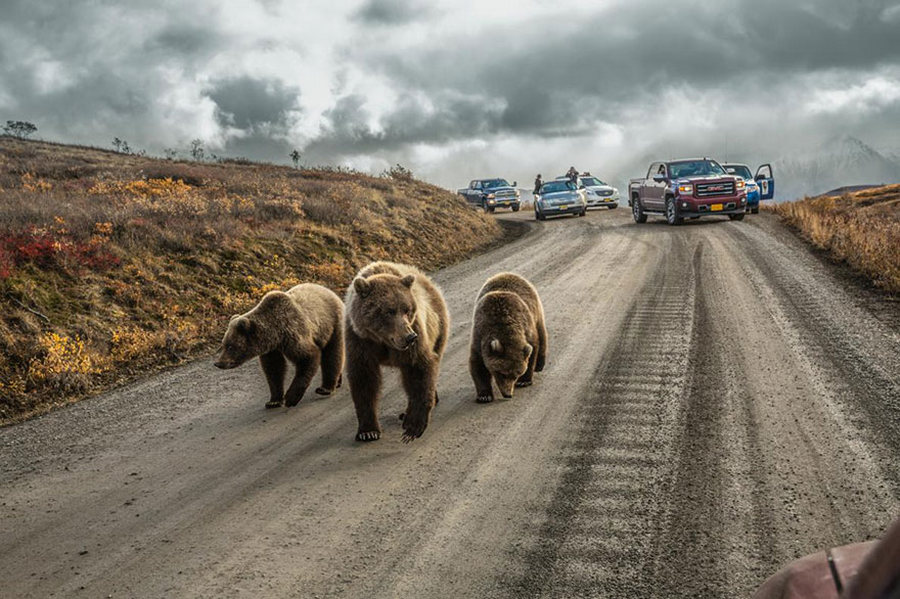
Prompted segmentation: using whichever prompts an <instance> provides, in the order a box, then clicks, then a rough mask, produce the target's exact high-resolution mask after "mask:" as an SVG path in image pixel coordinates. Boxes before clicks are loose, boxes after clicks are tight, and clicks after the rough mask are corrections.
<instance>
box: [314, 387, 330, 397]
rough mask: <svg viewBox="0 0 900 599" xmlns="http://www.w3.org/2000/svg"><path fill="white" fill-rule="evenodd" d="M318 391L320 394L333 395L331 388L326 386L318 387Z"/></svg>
mask: <svg viewBox="0 0 900 599" xmlns="http://www.w3.org/2000/svg"><path fill="white" fill-rule="evenodd" d="M316 393H318V394H319V395H331V394H332V391H331V389H326V388H325V387H316Z"/></svg>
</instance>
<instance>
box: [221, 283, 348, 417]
mask: <svg viewBox="0 0 900 599" xmlns="http://www.w3.org/2000/svg"><path fill="white" fill-rule="evenodd" d="M343 316H344V304H343V302H341V298H339V297H338V296H337V295H336V294H335V293H334V292H333V291H331V290H330V289H326V288H325V287H322V286H321V285H314V284H312V283H304V284H302V285H297V286H296V287H292V288H291V289H289V290H288V291H287V292H286V293H285V292H282V291H270V292H269V293H267V294H266V295H265V296H263V298H262V300H261V301H260V302H259V304H257V305H256V307H255V308H253V309H252V310H250V311H249V312H247V313H246V314H242V315H237V314H236V315H234V316H232V317H231V322H229V323H228V330H227V331H226V332H225V338H224V339H223V340H222V348H221V350H220V351H219V356H218V357H217V358H216V362H215V365H216V367H218V368H223V369H227V368H235V367H237V366H240V365H241V364H243V363H244V362H246V361H247V360H249V359H251V358H254V357H256V356H259V363H260V364H261V365H262V369H263V372H264V373H265V375H266V380H267V381H268V382H269V391H270V393H271V394H270V397H269V401H268V402H267V403H266V407H267V408H277V407H279V406H281V405H286V406H289V407H290V406H295V405H297V402H299V401H300V400H301V399H302V398H303V394H304V393H305V392H306V388H307V387H309V383H310V381H312V378H313V375H315V374H316V370H317V369H318V367H319V364H320V363H321V365H322V386H321V387H319V388H318V389H316V393H318V394H320V395H331V393H332V392H333V391H334V390H335V389H336V388H337V387H340V385H341V371H342V370H343V368H344V330H343V328H342V327H341V320H342V319H343ZM286 360H290V361H291V362H293V364H294V366H295V367H296V373H295V375H294V380H293V382H291V386H290V387H288V390H287V393H285V392H284V374H285V370H286V367H287V364H286Z"/></svg>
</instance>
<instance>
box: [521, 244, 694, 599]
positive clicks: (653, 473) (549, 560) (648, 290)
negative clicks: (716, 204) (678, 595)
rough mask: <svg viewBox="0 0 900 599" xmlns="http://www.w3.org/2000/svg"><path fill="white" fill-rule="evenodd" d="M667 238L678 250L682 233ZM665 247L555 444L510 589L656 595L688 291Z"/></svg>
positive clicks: (539, 593)
mask: <svg viewBox="0 0 900 599" xmlns="http://www.w3.org/2000/svg"><path fill="white" fill-rule="evenodd" d="M671 243H672V244H673V245H675V246H676V248H678V249H680V250H681V251H684V247H683V246H684V245H685V242H684V241H683V240H682V239H681V238H678V237H674V236H673V238H672V239H671ZM667 250H668V251H666V250H664V251H663V252H661V254H658V255H657V262H656V263H655V264H654V265H653V267H652V272H653V275H652V277H651V279H650V280H649V281H648V283H647V284H646V285H645V287H643V288H642V289H641V291H640V292H639V293H637V294H636V295H635V299H634V301H633V303H632V305H631V307H630V308H629V309H628V312H627V315H626V318H625V321H624V325H623V328H622V329H621V331H620V333H619V334H618V335H617V337H616V339H615V341H614V342H613V343H611V344H610V348H611V350H614V351H615V352H616V353H617V354H619V355H615V354H613V351H610V352H609V353H608V354H607V355H606V356H605V357H604V363H605V366H604V367H603V368H601V369H600V371H599V373H598V375H597V376H596V378H595V379H594V381H593V383H592V386H591V390H590V392H589V393H588V394H587V395H586V396H585V397H584V398H583V399H582V403H581V405H580V406H579V407H578V408H577V413H578V425H577V429H576V431H575V437H576V441H575V442H574V443H572V444H571V445H570V446H569V447H567V448H566V450H565V451H564V452H563V458H562V465H561V467H562V470H563V473H562V475H561V479H560V482H559V484H558V486H557V491H556V493H555V495H554V497H553V499H552V501H551V503H550V505H549V507H548V508H547V519H546V521H545V523H544V525H543V526H542V528H541V530H540V532H539V534H538V537H539V538H538V541H537V542H536V546H535V547H534V548H533V549H531V550H530V551H529V552H528V553H527V554H526V555H525V556H523V557H524V559H525V560H526V563H527V567H526V572H527V573H526V575H525V576H524V577H523V578H521V579H519V580H516V581H509V584H510V590H511V593H510V596H531V597H607V596H615V597H651V596H655V595H654V591H653V589H654V586H655V585H654V581H653V580H651V579H650V578H649V577H648V576H647V573H648V565H651V564H652V563H653V560H654V558H655V539H656V537H657V536H658V534H659V532H660V531H659V530H658V528H657V527H658V524H659V518H660V515H661V513H662V511H663V508H664V505H665V503H664V496H665V492H664V489H667V488H668V487H669V485H670V481H669V475H668V468H669V463H670V461H671V455H672V450H673V447H672V439H673V438H674V429H675V426H676V422H677V415H678V411H679V403H680V399H681V395H682V393H683V391H684V386H685V384H686V383H687V381H688V378H687V376H686V375H687V372H688V363H687V356H688V354H689V351H688V349H689V346H690V340H691V331H692V313H693V309H692V306H693V303H694V295H695V273H694V268H693V265H692V263H691V262H688V263H687V264H686V265H685V264H684V263H683V262H680V261H679V260H678V256H677V254H678V251H677V250H676V249H675V248H668V249H667ZM694 251H695V256H696V257H699V256H700V253H701V251H702V250H701V248H700V247H699V246H698V247H697V248H696V249H695V250H694ZM686 307H687V310H686V309H685V308H686ZM685 317H686V318H685ZM651 569H652V568H651Z"/></svg>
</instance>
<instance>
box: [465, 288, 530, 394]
mask: <svg viewBox="0 0 900 599" xmlns="http://www.w3.org/2000/svg"><path fill="white" fill-rule="evenodd" d="M546 360H547V328H546V326H545V324H544V307H543V305H542V304H541V298H540V297H539V296H538V293H537V289H535V288H534V285H532V284H531V283H529V282H528V281H527V280H525V279H524V278H522V277H520V276H519V275H516V274H512V273H501V274H498V275H494V276H493V277H491V278H490V279H488V280H487V282H485V284H484V286H483V287H482V288H481V291H479V292H478V298H477V299H476V303H475V314H474V317H473V319H472V345H471V348H470V351H469V373H470V374H471V375H472V380H473V381H474V382H475V392H476V401H477V402H479V403H488V402H491V401H494V390H493V387H492V386H491V377H493V379H494V381H495V382H496V383H497V388H498V389H500V393H501V394H503V397H506V398H510V397H512V395H513V389H514V387H527V386H529V385H531V382H532V377H533V375H534V373H535V372H540V371H542V370H543V369H544V363H545V362H546Z"/></svg>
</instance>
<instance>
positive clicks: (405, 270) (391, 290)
mask: <svg viewBox="0 0 900 599" xmlns="http://www.w3.org/2000/svg"><path fill="white" fill-rule="evenodd" d="M346 304H347V310H346V316H345V322H346V326H345V334H346V338H347V379H348V381H349V383H350V394H351V395H352V396H353V404H354V406H355V407H356V417H357V420H358V421H359V428H358V430H357V433H356V440H357V441H375V440H377V439H379V438H380V437H381V426H380V425H379V423H378V401H379V399H380V396H381V367H382V366H393V367H396V368H399V369H400V376H401V378H402V380H403V387H404V389H405V390H406V395H407V408H406V412H405V414H404V416H403V442H404V443H409V442H410V441H412V440H413V439H416V438H418V437H421V436H422V433H423V432H425V428H426V427H427V426H428V420H429V418H430V416H431V410H432V408H433V407H434V405H435V404H436V403H437V401H438V397H437V379H438V370H439V368H440V364H441V357H442V356H443V354H444V348H445V347H446V345H447V336H448V334H449V330H450V314H449V313H448V312H447V305H446V304H445V303H444V297H443V296H442V295H441V292H440V290H439V289H438V288H437V287H436V286H435V285H434V283H432V282H431V280H430V279H429V278H428V277H427V276H425V275H424V274H423V273H422V272H421V271H419V270H418V269H417V268H415V267H413V266H407V265H405V264H395V263H393V262H373V263H372V264H369V265H368V266H366V267H365V268H363V269H362V270H360V271H359V273H358V274H357V275H356V278H355V279H354V280H353V284H352V285H350V287H349V289H347V297H346Z"/></svg>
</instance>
